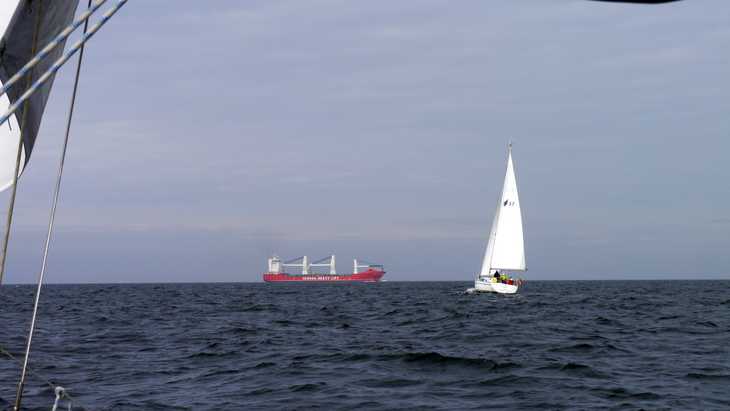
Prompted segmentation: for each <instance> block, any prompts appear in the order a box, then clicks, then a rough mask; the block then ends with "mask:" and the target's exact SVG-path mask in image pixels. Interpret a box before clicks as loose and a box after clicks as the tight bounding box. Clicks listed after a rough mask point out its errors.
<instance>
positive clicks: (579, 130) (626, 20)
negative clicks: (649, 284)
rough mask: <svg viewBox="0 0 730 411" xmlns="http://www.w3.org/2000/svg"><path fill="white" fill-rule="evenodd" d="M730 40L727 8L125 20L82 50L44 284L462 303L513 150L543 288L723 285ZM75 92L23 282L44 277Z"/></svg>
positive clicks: (420, 10) (204, 7) (38, 186)
mask: <svg viewBox="0 0 730 411" xmlns="http://www.w3.org/2000/svg"><path fill="white" fill-rule="evenodd" d="M729 20H730V2H728V1H727V0H701V1H699V0H688V1H686V2H683V3H676V4H669V5H662V6H635V5H634V6H631V5H614V4H605V3H593V2H584V1H579V0H550V1H546V0H522V1H516V0H493V1H459V2H454V1H446V0H441V1H429V0H423V1H399V2H394V1H326V0H321V1H320V0H312V1H306V2H304V1H298V0H291V1H271V0H265V1H264V0H262V1H237V0H236V1H233V0H231V1H222V0H218V1H215V2H211V1H192V0H191V1H187V0H185V1H183V0H174V1H172V0H169V1H161V0H158V1H136V2H129V3H128V5H127V6H125V7H124V8H123V9H122V11H121V12H120V14H118V16H117V17H115V18H114V19H113V20H112V21H111V22H110V23H109V24H108V25H107V26H106V27H105V28H104V29H103V30H102V31H101V32H100V33H99V34H98V36H97V37H95V38H94V39H93V40H92V42H91V43H90V47H89V48H88V49H87V57H88V58H87V60H86V64H85V66H84V69H83V76H82V80H81V91H80V95H79V101H78V104H77V116H76V121H75V124H74V131H73V137H72V141H71V146H70V150H69V155H68V163H67V169H66V172H67V174H66V175H65V179H64V186H63V192H62V196H61V203H60V206H59V212H58V220H57V231H56V234H55V238H54V244H53V247H52V250H51V257H50V261H49V271H48V281H49V282H53V283H59V282H141V281H259V280H260V276H261V272H262V271H263V270H264V269H265V268H266V257H267V256H268V255H269V254H271V253H278V254H279V255H281V256H282V257H284V258H292V257H296V256H299V255H303V254H307V255H309V256H310V257H311V258H319V257H324V256H326V255H328V254H330V253H335V254H337V256H338V262H339V268H340V270H341V271H348V270H350V269H351V263H350V259H351V258H352V257H359V258H362V259H366V260H369V261H373V262H380V263H383V264H385V266H386V269H387V271H388V274H387V276H386V278H387V279H389V280H391V281H396V280H468V279H470V278H472V277H473V275H474V273H475V272H476V271H477V270H478V269H479V265H480V264H481V260H482V255H483V252H484V247H485V244H486V236H487V233H488V230H489V225H490V224H491V220H492V216H493V213H494V208H495V206H496V202H497V198H498V196H499V192H500V190H501V184H502V179H503V177H504V167H505V162H506V148H507V143H508V141H509V140H510V139H511V140H512V141H513V142H514V158H515V165H516V167H517V179H518V185H519V189H520V195H521V200H522V201H521V202H522V207H523V213H524V221H525V236H526V242H527V264H528V267H529V269H530V271H529V272H528V274H527V278H530V279H535V280H542V279H610V278H688V277H689V278H730V252H728V250H730V183H729V181H730V165H728V161H727V156H728V153H730V121H729V120H728V119H730V115H729V111H730V81H728V73H730V21H729ZM72 73H73V68H72V66H71V65H67V66H66V67H65V69H64V70H63V71H62V73H61V74H60V76H59V77H58V79H57V81H56V86H55V88H54V90H53V93H52V96H51V100H50V102H49V105H48V107H47V110H46V116H45V119H44V122H43V125H42V129H41V134H40V135H39V139H38V142H37V144H36V148H35V150H34V152H33V157H32V158H31V162H30V165H29V167H28V169H27V170H26V173H25V175H24V176H23V178H22V180H21V184H20V186H19V187H20V188H19V199H18V204H17V209H16V214H15V216H16V222H15V225H14V231H13V237H12V241H11V243H10V257H9V273H8V275H7V279H8V281H9V282H15V283H17V282H31V281H34V279H35V277H36V274H37V272H38V269H39V268H40V257H41V253H42V247H43V239H44V235H45V227H46V224H47V219H48V208H49V205H50V201H51V191H52V186H53V180H54V178H55V167H56V164H57V161H58V155H59V153H58V151H59V150H58V149H59V147H60V142H61V138H62V131H63V121H64V118H65V115H66V106H67V101H68V97H69V93H70V83H71V80H72V79H71V76H72ZM6 199H7V194H3V196H2V197H0V200H2V203H0V207H2V208H3V216H4V207H5V201H6ZM3 218H4V217H3Z"/></svg>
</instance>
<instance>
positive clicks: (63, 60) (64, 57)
mask: <svg viewBox="0 0 730 411" xmlns="http://www.w3.org/2000/svg"><path fill="white" fill-rule="evenodd" d="M127 1H129V0H119V2H118V3H117V4H115V5H114V6H113V7H111V8H109V10H107V11H106V12H105V13H104V14H103V15H102V16H101V18H100V19H99V22H98V23H96V24H94V25H93V26H91V27H90V28H89V29H88V32H87V33H86V34H84V35H83V37H82V38H81V39H80V40H79V41H77V42H76V43H75V44H74V45H73V46H71V47H70V48H69V50H68V51H67V52H66V53H64V54H63V55H62V56H61V57H60V58H59V59H58V60H56V61H55V62H54V63H53V65H52V66H51V67H50V68H48V70H46V72H45V73H43V75H42V76H40V77H39V78H38V80H36V82H35V83H33V85H32V86H30V88H28V89H27V90H26V91H25V93H23V95H22V96H20V97H19V98H18V99H17V100H16V101H15V103H13V104H11V105H10V107H9V108H8V109H7V110H6V111H5V113H4V114H3V115H2V116H1V117H0V124H3V123H5V122H6V121H7V120H8V119H9V118H10V116H12V115H13V113H15V111H17V110H18V108H19V107H20V106H21V105H22V104H23V102H24V101H26V100H27V99H28V98H30V96H32V95H33V93H35V92H36V91H38V89H39V88H41V87H42V86H43V85H44V84H45V83H46V82H47V81H48V80H49V79H50V78H51V76H53V75H54V74H56V72H58V70H59V69H60V68H61V67H63V65H64V64H66V62H67V61H68V60H69V59H70V58H71V57H73V55H74V54H76V52H77V51H79V49H81V48H83V47H84V44H86V42H87V41H89V40H90V39H91V38H92V37H93V36H94V34H96V32H97V31H99V29H100V28H102V26H104V25H105V24H106V23H107V22H108V21H109V19H111V18H112V17H113V16H114V14H116V12H117V11H119V9H121V8H122V6H124V5H125V4H126V3H127ZM87 21H88V20H87Z"/></svg>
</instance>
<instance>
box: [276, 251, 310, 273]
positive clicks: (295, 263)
mask: <svg viewBox="0 0 730 411" xmlns="http://www.w3.org/2000/svg"><path fill="white" fill-rule="evenodd" d="M277 259H278V258H277ZM270 261H271V260H270ZM279 265H280V266H281V267H302V275H307V274H309V258H308V257H307V256H306V255H303V256H301V257H297V258H294V259H291V260H289V261H284V262H283V263H282V262H279ZM270 268H273V267H270ZM272 272H281V269H279V270H278V271H272Z"/></svg>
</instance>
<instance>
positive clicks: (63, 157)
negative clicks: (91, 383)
mask: <svg viewBox="0 0 730 411" xmlns="http://www.w3.org/2000/svg"><path fill="white" fill-rule="evenodd" d="M120 4H122V2H120ZM88 8H89V9H91V0H89V6H88ZM112 14H113V13H112ZM110 17H111V16H110ZM97 26H98V27H101V25H99V24H98V23H97V25H96V26H95V27H97ZM97 30H98V29H97ZM88 31H89V20H88V19H87V20H86V21H85V22H84V38H86V36H87V35H88ZM69 57H70V56H69ZM83 59H84V43H81V51H80V52H79V58H78V60H77V63H76V74H75V77H74V85H73V91H72V92H71V102H70V103H69V109H68V117H67V119H66V133H65V135H64V139H63V148H62V149H61V158H60V160H59V163H58V175H57V176H56V186H55V188H54V191H53V204H52V206H51V215H50V217H49V221H48V232H47V235H46V242H45V245H44V248H43V261H42V263H41V271H40V274H39V275H38V287H37V289H36V294H35V301H34V303H33V317H32V318H31V322H30V330H29V331H28V340H27V344H26V347H25V357H24V359H23V370H22V372H21V374H20V382H18V391H17V393H16V397H15V410H16V411H20V403H21V401H22V399H23V388H24V386H25V376H26V372H27V370H28V359H29V358H30V348H31V343H32V341H33V332H34V331H35V324H36V318H37V317H38V303H39V302H40V298H41V291H42V289H43V277H44V276H45V273H46V266H47V263H48V249H49V248H50V245H51V237H52V235H53V225H54V222H55V219H56V208H57V206H58V197H59V195H60V192H61V180H62V179H63V166H64V165H65V163H66V152H67V150H68V141H69V136H70V134H71V123H72V120H73V114H74V107H75V106H76V95H77V92H78V88H79V78H80V77H81V64H82V63H83ZM26 93H27V92H26ZM15 179H17V175H16V176H15ZM65 392H66V390H64V389H62V388H61V389H60V390H59V387H56V404H55V405H54V409H55V408H56V405H57V404H58V401H59V399H60V398H61V397H62V396H63V395H65Z"/></svg>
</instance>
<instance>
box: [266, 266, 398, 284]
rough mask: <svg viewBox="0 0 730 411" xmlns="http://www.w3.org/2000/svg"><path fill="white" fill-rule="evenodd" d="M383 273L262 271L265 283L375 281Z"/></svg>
mask: <svg viewBox="0 0 730 411" xmlns="http://www.w3.org/2000/svg"><path fill="white" fill-rule="evenodd" d="M383 275H385V271H381V270H373V269H369V270H367V271H362V272H359V273H357V274H307V275H293V274H287V273H264V281H265V282H267V283H278V282H307V283H339V282H361V283H376V282H378V281H380V279H381V278H383Z"/></svg>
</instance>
